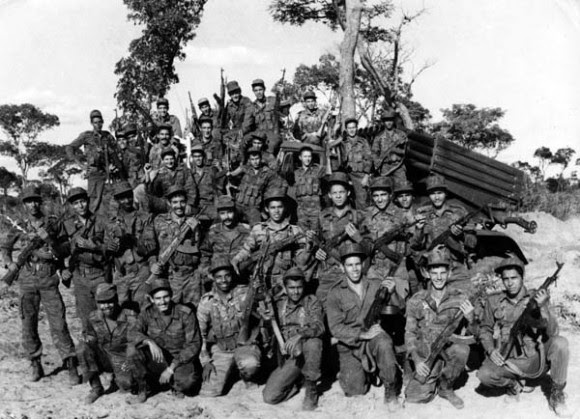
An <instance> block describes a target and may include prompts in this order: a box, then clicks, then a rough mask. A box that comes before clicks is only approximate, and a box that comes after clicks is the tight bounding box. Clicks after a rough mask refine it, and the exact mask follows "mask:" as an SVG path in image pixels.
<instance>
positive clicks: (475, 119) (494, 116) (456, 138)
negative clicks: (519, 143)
mask: <svg viewBox="0 0 580 419" xmlns="http://www.w3.org/2000/svg"><path fill="white" fill-rule="evenodd" d="M441 112H442V113H443V118H444V120H443V121H441V122H438V123H435V124H433V125H432V126H431V133H432V134H433V135H435V136H439V137H443V138H446V139H448V140H450V141H453V142H454V143H457V144H459V145H461V146H463V147H465V148H467V149H469V150H479V151H483V152H485V153H487V154H488V155H489V156H490V157H493V158H495V157H497V155H498V154H499V152H500V151H502V150H505V149H506V148H507V147H508V146H509V145H510V144H511V143H512V142H513V141H514V137H513V136H512V135H511V134H510V133H509V132H508V131H507V130H505V129H503V128H501V127H500V126H499V125H498V124H497V123H496V122H497V121H498V120H499V119H501V118H502V117H503V116H504V115H505V111H504V110H503V109H501V108H481V109H478V108H477V107H476V106H475V105H472V104H467V105H464V104H454V105H452V107H451V109H442V110H441Z"/></svg>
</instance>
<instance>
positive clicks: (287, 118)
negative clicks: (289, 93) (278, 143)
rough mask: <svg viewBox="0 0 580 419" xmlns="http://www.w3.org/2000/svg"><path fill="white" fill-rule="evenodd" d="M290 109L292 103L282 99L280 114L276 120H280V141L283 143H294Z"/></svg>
mask: <svg viewBox="0 0 580 419" xmlns="http://www.w3.org/2000/svg"><path fill="white" fill-rule="evenodd" d="M291 107H292V102H291V101H290V100H289V99H284V100H282V101H280V114H279V116H278V119H279V120H280V139H281V140H282V142H284V141H296V138H294V135H293V134H292V132H293V131H294V121H293V120H292V115H290V108H291Z"/></svg>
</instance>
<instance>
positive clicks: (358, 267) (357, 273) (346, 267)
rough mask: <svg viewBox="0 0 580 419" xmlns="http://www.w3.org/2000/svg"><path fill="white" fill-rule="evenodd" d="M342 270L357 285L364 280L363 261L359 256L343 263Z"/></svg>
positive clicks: (347, 259) (350, 257) (349, 258)
mask: <svg viewBox="0 0 580 419" xmlns="http://www.w3.org/2000/svg"><path fill="white" fill-rule="evenodd" d="M342 269H343V271H344V273H346V276H347V277H348V279H349V280H350V281H351V282H354V283H355V284H356V283H358V282H360V280H361V278H362V259H361V258H360V257H359V256H349V257H347V258H346V259H345V260H344V261H343V262H342Z"/></svg>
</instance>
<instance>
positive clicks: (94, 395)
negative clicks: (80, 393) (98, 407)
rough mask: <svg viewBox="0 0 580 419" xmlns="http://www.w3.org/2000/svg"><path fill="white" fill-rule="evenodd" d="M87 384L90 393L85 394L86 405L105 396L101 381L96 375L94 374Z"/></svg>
mask: <svg viewBox="0 0 580 419" xmlns="http://www.w3.org/2000/svg"><path fill="white" fill-rule="evenodd" d="M89 383H90V384H91V391H90V392H89V394H87V397H86V398H85V403H86V404H93V403H94V402H95V401H97V399H98V398H99V397H101V396H102V395H103V394H105V389H104V388H103V384H101V379H100V378H99V376H98V374H95V375H94V376H92V377H91V378H90V379H89Z"/></svg>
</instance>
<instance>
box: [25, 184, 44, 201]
mask: <svg viewBox="0 0 580 419" xmlns="http://www.w3.org/2000/svg"><path fill="white" fill-rule="evenodd" d="M20 199H21V200H22V202H26V201H31V200H42V196H41V195H40V188H39V187H38V186H34V185H29V186H27V187H26V188H24V190H23V191H22V193H21V194H20Z"/></svg>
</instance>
